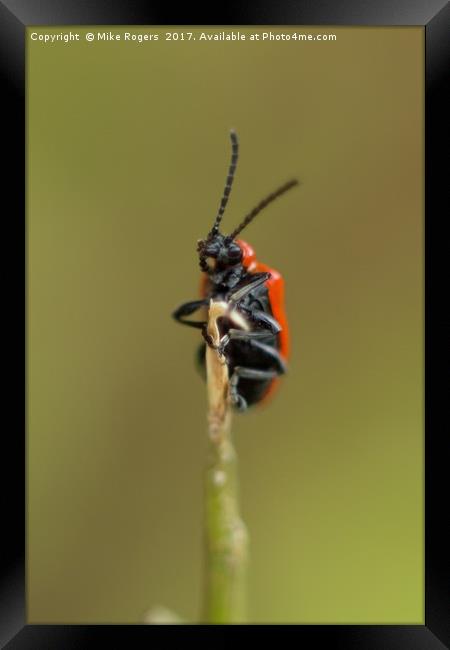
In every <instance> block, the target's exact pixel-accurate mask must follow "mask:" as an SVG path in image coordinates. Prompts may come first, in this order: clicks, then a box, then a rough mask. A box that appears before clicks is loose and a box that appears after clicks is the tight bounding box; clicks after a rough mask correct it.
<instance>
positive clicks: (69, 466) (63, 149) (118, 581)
mask: <svg viewBox="0 0 450 650" xmlns="http://www.w3.org/2000/svg"><path fill="white" fill-rule="evenodd" d="M70 29H71V31H72V32H76V33H79V34H80V35H81V40H80V41H79V42H73V43H69V44H64V43H55V44H53V45H51V44H47V45H45V44H43V43H41V42H32V41H31V40H30V34H31V32H37V33H39V34H44V33H47V34H49V33H54V34H56V33H59V32H61V31H62V30H63V31H64V32H68V31H70V30H69V28H52V29H49V28H42V27H40V28H38V29H29V30H28V37H27V41H28V42H27V46H28V116H27V125H28V211H27V233H28V292H27V296H28V297H27V308H28V335H27V341H28V427H27V429H28V524H27V531H28V535H27V540H28V583H27V584H28V620H29V621H30V622H34V623H40V622H55V623H61V622H66V623H71V622H139V621H141V620H142V617H143V615H144V613H145V612H146V610H148V609H149V608H150V607H152V606H154V605H163V606H166V607H169V608H171V609H173V610H174V611H176V612H177V613H178V614H179V615H180V616H182V617H183V618H185V619H186V620H191V621H195V620H196V617H197V615H198V611H199V603H200V599H201V586H202V578H201V569H202V478H203V476H202V472H203V467H204V460H205V449H206V440H205V435H206V432H205V387H204V385H203V383H202V381H201V379H200V377H199V376H198V374H197V373H196V370H195V368H194V365H193V357H194V351H195V349H196V347H197V344H198V342H199V334H198V332H196V331H193V330H189V329H188V328H183V327H180V326H179V325H177V324H175V323H174V322H173V321H172V320H171V318H170V313H171V311H172V310H173V309H174V308H175V307H176V306H178V304H179V303H180V302H182V301H185V300H189V299H193V298H196V297H197V292H198V280H199V270H198V265H197V264H198V262H197V258H196V252H195V246H196V240H197V239H198V238H199V237H202V236H204V235H205V234H206V232H207V231H208V229H209V227H210V225H211V223H212V219H213V218H214V215H215V213H216V209H217V207H218V203H219V199H220V195H221V192H222V187H223V183H224V180H225V175H226V170H227V166H228V162H229V155H230V146H229V139H228V130H229V128H230V127H234V128H235V129H236V130H237V131H238V134H239V136H240V141H241V158H240V161H239V165H238V170H237V178H236V181H235V187H234V188H233V193H232V197H231V201H230V204H229V209H228V210H227V213H226V215H225V218H224V228H225V229H231V228H232V227H233V226H235V225H236V223H237V222H238V220H239V219H241V218H242V217H243V215H244V214H245V213H246V212H247V211H248V210H249V209H250V208H252V207H253V205H254V204H255V203H256V202H257V201H259V199H261V198H262V197H263V196H264V195H265V194H266V193H268V192H270V191H271V190H273V189H274V188H275V187H276V186H277V185H278V184H280V183H282V182H284V181H285V180H287V179H288V178H290V177H292V176H298V177H299V178H300V179H301V181H302V185H301V187H300V188H297V189H295V190H293V191H292V192H291V193H289V195H286V196H285V197H283V198H282V199H280V200H279V201H278V202H277V204H276V205H275V204H274V205H273V206H271V207H270V208H268V209H267V211H265V212H264V213H262V214H261V215H260V216H259V217H258V219H257V221H255V222H254V223H253V224H252V225H251V226H250V227H249V229H248V231H247V232H246V235H245V238H246V239H247V240H249V241H251V242H252V244H253V245H254V246H255V247H256V250H257V252H258V255H259V257H260V258H261V259H262V260H263V261H264V262H266V263H268V264H271V265H272V266H274V267H275V268H278V269H279V270H281V271H282V272H283V274H284V276H285V278H286V291H287V311H288V316H289V319H290V324H291V334H292V348H293V353H292V360H291V363H290V370H289V374H288V376H286V378H285V379H283V382H282V386H281V389H280V390H279V392H278V394H277V396H276V399H274V400H273V402H272V404H271V405H270V406H269V407H267V408H266V409H263V410H260V409H255V410H254V411H252V412H249V413H248V414H245V415H242V416H238V417H236V419H235V425H234V432H235V440H236V444H237V448H238V452H239V458H240V474H241V494H242V508H243V514H244V517H245V520H246V522H247V524H248V527H249V530H250V535H251V567H250V575H249V579H250V618H251V620H252V621H259V622H301V623H335V622H337V623H420V622H423V584H424V583H423V316H422V310H423V277H422V274H423V181H422V171H423V128H422V127H423V45H424V38H423V37H424V34H423V30H422V29H421V28H388V29H386V28H335V27H330V28H320V29H318V28H306V27H303V26H302V27H299V28H298V30H297V31H299V32H311V33H335V34H337V41H336V42H331V41H329V42H317V41H314V42H309V43H298V42H289V43H280V42H276V43H267V42H265V43H263V42H250V41H247V42H244V43H242V42H234V43H229V42H225V43H223V42H219V43H217V42H214V43H205V42H200V41H198V40H197V41H195V42H193V41H191V42H186V41H184V42H181V41H179V42H167V41H165V40H164V33H165V32H166V31H168V29H166V28H151V27H148V28H145V29H144V28H142V29H138V28H135V27H133V28H129V29H127V30H125V28H119V29H117V28H106V29H108V30H109V29H111V30H112V31H114V32H115V33H123V32H124V31H132V32H135V33H138V32H141V33H142V32H151V33H158V34H159V35H160V39H159V41H158V42H154V43H151V42H150V43H149V42H147V43H142V44H139V43H125V42H97V41H95V42H92V43H89V42H87V41H86V40H85V34H86V32H88V31H93V32H95V33H96V32H97V31H99V29H98V28H97V27H93V28H90V29H85V28H80V29H77V28H74V27H72V28H70ZM103 29H104V28H101V30H100V31H103ZM170 31H174V30H173V29H171V30H170ZM178 31H181V29H180V28H178ZM183 31H185V32H187V31H193V32H196V31H197V30H195V29H192V28H190V29H188V28H186V29H184V30H183ZM200 31H202V30H200ZM205 31H206V30H205ZM207 31H209V32H212V31H214V28H210V29H209V30H207ZM235 31H238V29H237V28H236V29H235ZM239 31H241V32H245V33H247V34H249V33H251V32H262V31H267V30H266V29H263V28H259V27H258V28H245V29H243V28H239ZM272 31H273V32H285V33H287V32H292V31H294V30H293V29H292V28H272ZM197 35H198V32H197Z"/></svg>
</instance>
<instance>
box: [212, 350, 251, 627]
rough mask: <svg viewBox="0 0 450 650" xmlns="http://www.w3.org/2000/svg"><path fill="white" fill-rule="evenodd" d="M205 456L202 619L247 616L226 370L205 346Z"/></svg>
mask: <svg viewBox="0 0 450 650" xmlns="http://www.w3.org/2000/svg"><path fill="white" fill-rule="evenodd" d="M206 370H207V385H208V402H209V413H208V433H209V436H208V438H209V441H208V445H209V459H208V466H207V470H206V485H205V491H206V494H205V497H206V508H205V537H206V576H205V578H206V584H205V600H204V621H205V622H206V623H242V622H245V619H246V567H247V543H248V540H247V531H246V528H245V525H244V523H243V521H242V519H241V517H240V512H239V498H238V480H237V458H236V452H235V450H234V447H233V444H232V440H231V410H230V404H229V385H228V369H227V366H226V364H225V361H224V359H223V357H222V358H220V357H219V355H218V354H217V352H216V351H215V350H213V349H211V348H210V347H209V346H208V347H207V352H206Z"/></svg>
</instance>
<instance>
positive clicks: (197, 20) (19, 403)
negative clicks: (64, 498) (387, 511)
mask: <svg viewBox="0 0 450 650" xmlns="http://www.w3.org/2000/svg"><path fill="white" fill-rule="evenodd" d="M91 24H108V25H112V24H117V25H121V24H128V25H130V24H136V25H141V24H142V25H143V24H146V25H148V24H152V25H174V24H176V25H184V24H186V25H264V24H269V25H319V24H323V25H328V26H331V25H348V26H350V25H355V26H360V25H366V26H376V25H397V26H401V25H405V26H406V25H420V26H423V27H424V28H425V42H426V48H425V50H426V61H425V69H426V79H425V84H426V99H425V109H426V110H425V115H426V119H425V136H426V147H425V167H426V177H425V183H426V200H425V242H426V244H425V305H426V309H425V315H424V317H425V331H426V337H425V379H426V389H425V508H426V513H425V572H426V575H425V624H424V625H348V626H347V625H323V626H319V625H296V626H289V627H290V628H292V629H291V631H293V632H294V633H295V636H296V637H297V639H298V642H299V643H300V644H303V646H302V647H316V646H317V645H324V646H325V647H330V648H345V650H351V649H353V648H358V649H359V648H363V649H367V650H371V649H378V648H380V649H381V648H382V649H383V650H391V649H392V650H394V649H395V650H403V649H405V650H415V649H417V650H419V649H420V650H422V649H424V650H425V649H426V650H439V649H442V648H444V647H450V607H449V604H450V597H449V596H450V594H449V592H450V575H449V568H450V563H449V562H448V556H449V549H450V529H449V526H448V515H447V517H446V516H445V513H446V508H445V505H444V504H443V502H442V500H443V496H444V495H445V493H446V490H445V488H446V487H447V476H448V471H449V470H448V468H449V445H448V438H447V429H448V427H447V426H445V425H446V419H445V417H444V416H445V412H444V395H445V394H446V393H447V392H448V391H447V390H446V384H445V382H443V383H442V381H441V380H440V378H441V377H442V378H443V377H445V374H444V372H442V373H441V372H440V370H443V369H444V367H445V368H448V364H447V363H446V361H447V360H446V359H445V358H444V351H445V350H446V349H448V343H447V346H445V345H444V342H445V338H444V329H445V328H444V327H443V325H444V324H445V321H444V319H443V316H442V307H443V303H445V302H446V299H445V296H446V293H445V292H441V291H440V288H439V280H440V279H442V278H445V277H446V275H445V272H444V271H445V269H444V259H445V255H444V248H443V246H444V242H445V241H446V240H445V238H444V232H443V228H444V227H445V225H444V221H445V220H444V219H441V218H440V217H441V213H442V212H443V207H444V206H445V205H446V204H445V192H446V188H447V187H448V179H447V177H446V166H445V164H444V165H443V164H440V161H441V160H444V156H443V154H444V153H446V148H448V146H447V145H446V139H445V137H444V135H445V124H446V121H447V120H448V115H449V114H450V112H449V106H448V101H447V100H446V98H445V85H446V84H445V81H446V77H445V72H447V74H448V70H449V69H450V47H449V43H450V39H449V26H450V6H449V4H448V3H447V2H446V1H445V0H396V1H389V2H388V1H386V0H382V1H381V0H380V1H379V2H372V3H371V2H370V1H367V0H340V2H334V1H333V0H321V1H320V2H318V1H317V2H311V1H308V0H297V1H295V0H277V1H276V2H274V1H273V0H260V2H258V3H256V2H255V3H253V5H250V3H245V2H242V1H241V2H239V1H235V0H233V1H229V2H227V3H226V5H224V6H222V5H220V6H219V5H218V6H217V7H215V10H214V12H213V7H212V6H209V7H208V6H206V5H198V6H197V7H196V6H192V5H191V4H189V5H185V6H184V9H183V8H180V10H179V11H177V13H176V14H175V13H173V11H172V10H171V7H170V5H168V4H164V3H162V2H152V1H151V0H147V1H145V0H139V1H138V0H128V1H127V2H126V1H122V2H118V1H114V0H97V1H96V2H86V1H84V0H83V1H80V0H79V1H77V0H64V1H63V0H41V1H40V2H35V1H34V0H8V1H5V0H3V1H2V0H0V69H1V83H2V90H3V92H2V98H3V101H2V104H3V107H4V109H5V114H4V122H3V137H4V140H5V139H6V145H4V147H5V148H4V151H3V154H4V156H3V157H4V160H5V161H6V169H5V171H4V172H3V178H4V183H3V188H2V196H3V201H4V203H7V206H6V205H5V209H4V219H3V224H4V225H6V227H7V229H8V232H7V233H6V234H4V237H3V242H4V247H3V250H4V252H5V250H6V249H7V250H6V252H8V253H9V256H8V266H7V271H6V275H4V276H3V277H4V282H3V300H4V305H7V310H8V318H5V319H4V321H6V325H7V328H8V331H7V333H6V336H5V338H4V342H5V343H6V345H5V346H4V347H5V348H6V349H8V351H9V350H11V351H12V354H11V355H10V360H9V365H7V367H6V373H5V372H4V377H5V378H6V379H7V381H6V385H7V390H8V398H7V399H6V400H4V408H5V409H6V414H7V415H10V416H11V417H10V418H4V422H6V421H8V422H9V424H8V425H7V426H5V428H4V430H3V435H2V443H3V445H2V447H3V454H2V459H3V463H2V466H3V472H2V479H3V480H4V484H3V490H2V510H3V527H2V528H3V535H2V538H3V539H2V546H3V551H2V553H1V574H0V645H1V647H5V644H6V647H8V648H11V649H16V648H17V649H22V648H32V649H33V650H38V649H40V648H45V649H49V648H58V650H59V649H60V648H88V647H97V646H98V645H100V644H103V643H105V644H108V642H109V641H108V639H113V642H112V647H136V646H138V647H139V646H140V645H141V644H144V643H145V644H146V646H147V645H148V643H149V641H150V642H151V640H152V639H153V638H155V633H156V629H157V627H158V628H159V631H160V633H161V630H163V634H164V636H165V635H166V634H167V636H168V637H169V638H172V635H173V634H174V633H175V630H177V629H178V630H179V629H180V628H182V629H183V630H185V629H195V627H197V626H148V625H132V626H126V625H114V626H109V625H80V626H76V625H67V626H66V625H27V624H26V605H25V534H26V529H25V528H26V525H25V492H26V491H25V457H26V453H25V452H26V450H25V427H26V418H25V417H24V413H25V403H26V388H25V386H26V376H25V359H26V350H25V346H24V341H25V328H26V318H27V314H26V313H25V307H24V299H23V296H24V294H23V288H26V246H25V245H24V243H25V242H26V232H25V204H26V197H25V142H26V133H25V101H26V96H25V47H26V43H25V28H26V27H27V26H29V25H91ZM444 120H445V121H444ZM5 152H6V155H5ZM441 154H442V155H441ZM447 175H448V174H447ZM442 216H443V217H445V216H446V215H445V214H442ZM441 229H442V232H441ZM6 242H8V244H7V245H5V244H6ZM3 257H4V256H3ZM5 280H6V281H5ZM11 316H13V317H12V318H11ZM447 339H448V337H447ZM6 469H8V470H10V471H9V472H8V473H7V472H6V471H5V470H6ZM367 588H368V589H370V585H367ZM202 627H203V626H202ZM205 627H206V626H205ZM214 627H215V626H210V629H213V628H214ZM233 627H234V626H233ZM244 627H245V626H244ZM277 627H278V626H277ZM166 630H170V632H169V631H167V632H166ZM183 634H184V632H183ZM190 634H191V633H190V632H189V636H190ZM184 639H186V637H184Z"/></svg>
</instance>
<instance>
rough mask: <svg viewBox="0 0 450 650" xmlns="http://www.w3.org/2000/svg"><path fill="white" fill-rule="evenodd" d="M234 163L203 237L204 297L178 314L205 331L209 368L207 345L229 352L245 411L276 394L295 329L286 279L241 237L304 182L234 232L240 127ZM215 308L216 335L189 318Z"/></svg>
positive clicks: (233, 388)
mask: <svg viewBox="0 0 450 650" xmlns="http://www.w3.org/2000/svg"><path fill="white" fill-rule="evenodd" d="M230 138H231V163H230V166H229V169H228V174H227V178H226V182H225V188H224V191H223V194H222V198H221V201H220V205H219V209H218V212H217V216H216V218H215V220H214V224H213V226H212V228H211V230H210V231H209V233H208V235H207V236H206V238H205V239H200V240H198V242H197V252H198V255H199V264H200V269H201V271H202V278H201V283H200V299H198V300H191V301H189V302H185V303H183V304H182V305H180V306H179V307H178V309H176V310H175V311H174V312H173V314H172V316H173V318H174V319H175V320H176V321H178V322H179V323H182V324H183V325H187V326H189V327H195V328H199V329H201V330H202V335H203V338H204V341H203V342H202V344H201V346H200V348H199V350H198V353H197V356H198V361H199V363H200V366H201V368H202V370H203V371H204V367H205V352H206V345H209V346H210V347H212V348H215V349H216V350H217V351H218V353H219V355H223V356H224V357H225V360H226V363H227V367H228V374H229V378H230V397H231V402H232V404H233V405H234V407H235V408H236V409H237V410H239V411H244V410H245V409H247V407H249V406H251V405H253V404H257V403H259V402H263V401H264V400H266V399H267V397H268V396H269V395H270V394H271V393H272V391H273V388H274V387H275V384H276V382H277V379H278V377H279V376H280V375H282V374H284V373H285V372H286V367H287V365H286V364H287V360H288V357H289V333H288V324H287V319H286V315H285V308H284V280H283V277H282V275H281V273H279V272H278V271H276V270H275V269H272V268H270V267H269V266H267V265H266V264H262V263H261V262H258V261H257V259H256V255H255V251H254V249H253V248H252V246H250V244H248V243H247V242H245V241H243V240H241V239H236V237H237V236H238V235H239V234H240V233H241V232H242V230H243V229H244V228H246V227H247V226H248V224H249V223H250V222H251V221H253V219H254V218H255V217H256V216H257V215H258V214H259V213H260V212H261V211H262V210H263V209H264V208H265V207H266V206H268V205H269V204H270V203H272V202H273V201H275V199H277V198H278V197H279V196H281V195H282V194H284V193H285V192H287V191H288V190H290V189H291V188H293V187H294V186H295V185H298V181H297V180H296V179H292V180H290V181H288V182H287V183H285V184H284V185H281V187H279V188H278V189H276V190H275V191H274V192H272V193H271V194H269V195H268V196H266V197H265V198H264V199H263V200H262V201H260V202H259V203H258V204H257V205H256V207H254V208H253V210H251V211H250V212H249V213H248V214H247V215H246V216H245V217H244V219H243V220H242V222H241V223H240V224H239V225H238V226H237V227H236V228H235V229H234V230H233V231H232V232H231V233H230V234H229V235H224V234H222V233H221V232H220V231H219V226H220V224H221V221H222V217H223V214H224V212H225V208H226V205H227V203H228V199H229V196H230V192H231V187H232V184H233V179H234V175H235V171H236V165H237V161H238V155H239V142H238V137H237V134H236V133H235V131H233V130H232V131H231V132H230ZM208 308H209V310H210V311H209V323H210V327H211V319H212V320H213V329H214V332H215V335H214V336H213V335H211V331H210V328H209V329H208V321H206V320H192V319H190V318H189V317H190V316H191V315H192V314H194V313H195V312H196V311H197V310H201V309H203V310H204V311H205V310H206V309H208Z"/></svg>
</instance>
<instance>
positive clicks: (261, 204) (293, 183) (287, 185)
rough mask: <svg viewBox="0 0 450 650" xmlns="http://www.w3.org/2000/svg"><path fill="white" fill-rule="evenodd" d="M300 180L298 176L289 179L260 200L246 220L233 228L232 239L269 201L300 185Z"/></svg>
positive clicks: (230, 236)
mask: <svg viewBox="0 0 450 650" xmlns="http://www.w3.org/2000/svg"><path fill="white" fill-rule="evenodd" d="M298 184H299V183H298V180H297V179H296V178H293V179H292V180H290V181H288V182H287V183H285V184H284V185H282V186H281V187H279V188H278V189H277V190H275V192H272V194H269V195H268V196H266V198H265V199H263V200H262V201H260V202H259V203H258V205H257V206H256V207H254V208H253V210H252V211H251V212H249V213H248V215H247V216H246V217H245V218H244V220H243V221H242V222H241V223H240V224H239V226H238V227H237V228H235V229H234V230H233V232H232V233H231V235H228V237H229V238H230V239H234V238H235V237H236V235H238V234H239V233H240V232H241V231H242V230H244V228H246V227H247V226H248V224H249V223H250V222H251V221H253V219H254V218H255V217H256V215H258V214H259V213H260V212H261V210H264V208H265V207H266V206H268V205H269V203H272V201H275V199H277V198H278V197H279V196H281V195H282V194H284V193H285V192H287V191H288V190H290V189H291V187H295V186H296V185H298Z"/></svg>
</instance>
